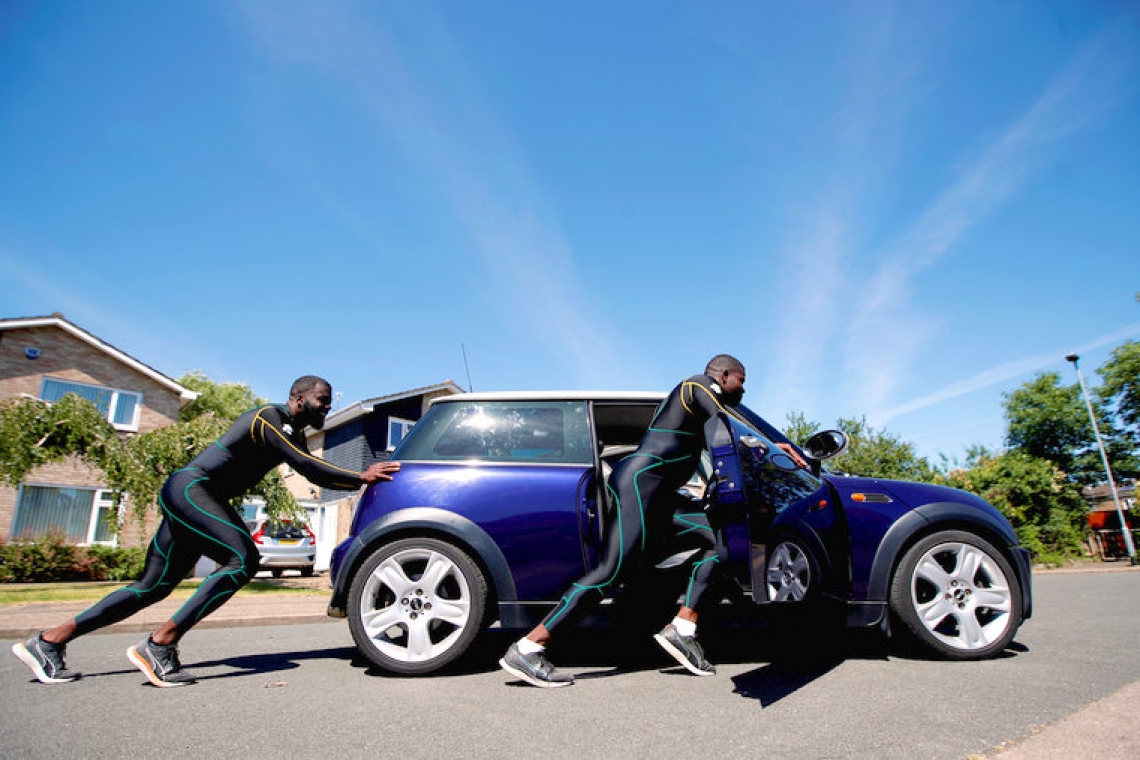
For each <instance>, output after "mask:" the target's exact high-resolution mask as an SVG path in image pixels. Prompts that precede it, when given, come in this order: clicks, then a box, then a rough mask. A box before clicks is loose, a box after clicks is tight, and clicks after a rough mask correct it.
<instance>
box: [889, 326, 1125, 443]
mask: <svg viewBox="0 0 1140 760" xmlns="http://www.w3.org/2000/svg"><path fill="white" fill-rule="evenodd" d="M1135 335H1140V323H1138V324H1134V325H1128V326H1127V327H1123V328H1121V329H1119V330H1115V331H1113V332H1111V333H1108V334H1106V335H1101V336H1100V337H1097V338H1094V339H1092V340H1089V341H1087V342H1085V343H1084V344H1082V345H1080V346H1076V347H1071V346H1067V347H1064V348H1061V347H1058V348H1057V349H1056V350H1054V351H1049V352H1048V353H1041V354H1036V355H1034V356H1026V357H1022V358H1020V359H1014V360H1012V361H1008V362H1002V363H1001V364H999V365H997V366H994V367H990V368H988V369H986V370H983V371H982V372H978V373H977V374H975V375H973V376H971V377H968V378H965V379H963V380H959V381H957V382H954V383H951V384H949V385H946V386H944V387H942V388H939V389H937V390H935V391H932V392H930V393H927V394H924V395H922V396H919V397H918V398H914V399H911V400H910V401H907V402H905V403H903V404H899V405H897V406H894V407H890V408H888V409H883V410H880V411H878V412H876V413H875V414H874V415H873V416H871V415H869V416H868V419H869V420H871V421H872V422H873V424H876V425H882V424H885V423H887V422H889V421H891V420H893V419H895V418H896V417H902V416H903V415H906V414H910V413H911V412H916V411H918V410H920V409H925V408H927V407H931V406H935V405H937V404H941V403H944V402H946V401H950V400H952V399H955V398H958V397H960V396H966V395H968V394H971V393H974V392H976V391H980V390H983V389H986V388H992V387H994V386H997V385H1003V384H1006V383H1009V382H1010V381H1013V380H1017V379H1018V378H1022V377H1025V376H1027V375H1029V374H1031V373H1035V372H1042V371H1044V370H1046V369H1050V368H1056V367H1057V366H1058V363H1059V362H1062V361H1063V360H1064V357H1065V356H1066V355H1067V354H1068V353H1070V352H1075V353H1077V354H1080V353H1082V352H1086V351H1093V350H1095V349H1098V348H1103V347H1105V346H1111V345H1113V344H1116V343H1119V342H1121V341H1123V340H1127V339H1129V338H1131V337H1133V336H1135Z"/></svg>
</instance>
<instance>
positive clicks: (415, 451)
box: [392, 401, 593, 464]
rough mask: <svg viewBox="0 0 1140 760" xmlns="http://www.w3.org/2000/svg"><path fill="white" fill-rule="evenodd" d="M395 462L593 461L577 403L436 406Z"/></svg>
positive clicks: (403, 445)
mask: <svg viewBox="0 0 1140 760" xmlns="http://www.w3.org/2000/svg"><path fill="white" fill-rule="evenodd" d="M392 458H393V459H396V460H405V461H407V460H426V461H453V460H471V459H475V460H480V461H486V462H557V463H566V464H589V463H591V462H592V461H593V452H592V449H591V446H590V435H589V424H588V419H587V415H586V404H585V402H581V401H535V402H517V401H489V402H471V403H448V404H438V405H436V406H434V407H432V409H431V410H430V411H429V412H428V414H427V415H426V416H425V417H424V418H423V419H422V420H420V422H419V424H417V425H416V427H415V428H413V429H412V431H411V432H410V433H409V434H408V436H407V437H406V438H405V439H404V440H403V441H402V442H401V444H400V446H399V447H397V449H396V451H395V452H393V455H392Z"/></svg>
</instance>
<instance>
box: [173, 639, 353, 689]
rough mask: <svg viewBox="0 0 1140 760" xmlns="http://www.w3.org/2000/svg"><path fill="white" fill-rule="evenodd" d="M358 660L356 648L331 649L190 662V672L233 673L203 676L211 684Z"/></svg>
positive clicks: (187, 666)
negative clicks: (216, 670) (321, 662)
mask: <svg viewBox="0 0 1140 760" xmlns="http://www.w3.org/2000/svg"><path fill="white" fill-rule="evenodd" d="M356 658H357V653H356V649H355V648H353V647H330V648H328V649H313V650H308V651H304V652H267V653H264V654H250V655H240V656H237V657H225V658H222V659H219V660H207V661H203V662H195V663H193V664H192V665H191V664H190V663H186V668H187V669H188V670H191V671H193V670H198V669H200V670H206V669H208V668H215V667H224V668H230V669H231V670H230V671H228V672H225V673H218V674H216V675H207V676H199V678H198V680H199V681H210V680H213V679H215V678H234V677H240V676H253V675H264V674H266V673H278V672H281V671H285V670H293V669H295V668H299V667H300V666H301V663H302V662H303V661H305V660H344V661H345V662H348V661H350V660H354V659H356Z"/></svg>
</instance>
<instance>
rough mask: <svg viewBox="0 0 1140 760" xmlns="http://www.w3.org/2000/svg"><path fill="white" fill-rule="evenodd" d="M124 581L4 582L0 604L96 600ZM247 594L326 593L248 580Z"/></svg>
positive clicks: (192, 585)
mask: <svg viewBox="0 0 1140 760" xmlns="http://www.w3.org/2000/svg"><path fill="white" fill-rule="evenodd" d="M201 582H202V581H201V579H194V580H186V581H183V582H182V583H180V584H178V587H177V588H175V589H174V591H173V592H171V594H170V597H169V598H171V599H187V598H189V597H190V595H191V594H193V593H194V592H195V591H196V590H197V589H198V585H199V584H200V583H201ZM127 585H128V584H126V583H114V582H105V583H4V584H0V605H5V604H26V603H29V602H97V601H99V600H100V599H102V598H103V597H104V596H106V595H107V594H109V593H111V592H112V591H116V590H118V589H121V588H123V587H124V586H127ZM240 593H241V594H242V595H249V594H258V595H266V594H284V595H294V596H296V595H305V596H319V595H325V594H328V593H329V592H328V591H327V590H324V589H318V588H296V587H291V586H284V585H280V584H278V583H270V582H267V581H257V580H255V581H251V582H250V583H249V585H247V586H246V587H245V588H243V589H242V590H241V592H240Z"/></svg>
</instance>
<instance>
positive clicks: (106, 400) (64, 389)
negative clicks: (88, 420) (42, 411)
mask: <svg viewBox="0 0 1140 760" xmlns="http://www.w3.org/2000/svg"><path fill="white" fill-rule="evenodd" d="M69 393H74V394H75V395H76V396H79V398H83V399H87V400H88V401H90V402H91V403H92V404H94V405H95V408H96V409H98V410H99V411H100V412H102V413H103V414H104V415H106V414H107V412H109V411H110V410H111V395H112V391H110V390H108V389H106V388H99V387H96V386H94V385H80V384H79V383H69V382H65V381H63V380H53V379H52V378H50V377H45V378H44V388H43V393H42V394H41V395H42V397H43V400H44V401H59V400H60V399H61V398H63V397H64V396H66V395H67V394H69Z"/></svg>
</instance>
